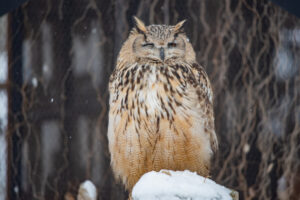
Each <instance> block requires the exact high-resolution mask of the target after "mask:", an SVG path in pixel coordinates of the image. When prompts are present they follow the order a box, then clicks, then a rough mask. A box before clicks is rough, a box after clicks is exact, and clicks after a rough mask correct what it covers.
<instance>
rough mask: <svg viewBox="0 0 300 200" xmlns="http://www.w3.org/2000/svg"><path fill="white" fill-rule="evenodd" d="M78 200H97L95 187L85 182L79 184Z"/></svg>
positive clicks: (89, 182)
mask: <svg viewBox="0 0 300 200" xmlns="http://www.w3.org/2000/svg"><path fill="white" fill-rule="evenodd" d="M77 199H78V200H96V199H97V189H96V187H95V185H94V184H93V183H92V182H91V181H89V180H86V181H85V182H83V183H81V184H80V187H79V193H78V197H77Z"/></svg>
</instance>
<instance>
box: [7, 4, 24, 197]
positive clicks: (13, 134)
mask: <svg viewBox="0 0 300 200" xmlns="http://www.w3.org/2000/svg"><path fill="white" fill-rule="evenodd" d="M7 35H8V41H7V51H8V110H9V111H8V134H7V147H8V148H7V150H8V158H7V159H8V162H7V165H8V166H7V199H14V200H16V199H20V197H21V196H22V190H21V156H20V155H21V150H22V138H23V134H24V133H23V127H24V126H23V125H22V122H23V114H22V94H21V91H20V90H21V87H22V82H23V77H22V75H23V71H22V42H23V14H22V10H21V9H20V8H18V9H16V10H15V11H13V12H11V13H10V14H9V15H8V34H7Z"/></svg>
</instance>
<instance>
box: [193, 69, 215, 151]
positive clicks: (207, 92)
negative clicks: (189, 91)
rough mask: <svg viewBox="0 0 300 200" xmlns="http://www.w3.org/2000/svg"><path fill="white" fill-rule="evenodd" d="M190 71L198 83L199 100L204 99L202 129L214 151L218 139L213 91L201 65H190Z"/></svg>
mask: <svg viewBox="0 0 300 200" xmlns="http://www.w3.org/2000/svg"><path fill="white" fill-rule="evenodd" d="M192 72H193V74H194V76H195V79H196V80H194V81H196V83H197V84H198V87H196V93H197V96H198V100H199V101H202V102H203V101H204V102H203V105H205V108H203V107H202V108H201V109H205V110H206V111H205V112H206V113H205V114H206V122H205V123H204V126H205V127H204V129H205V130H206V132H207V133H208V134H209V136H210V144H211V148H212V150H213V152H214V153H216V152H217V150H218V139H217V135H216V133H215V124H214V111H213V91H212V87H211V84H210V81H209V78H208V76H207V74H206V72H205V70H204V68H203V67H202V66H200V65H199V64H198V63H194V64H193V65H192Z"/></svg>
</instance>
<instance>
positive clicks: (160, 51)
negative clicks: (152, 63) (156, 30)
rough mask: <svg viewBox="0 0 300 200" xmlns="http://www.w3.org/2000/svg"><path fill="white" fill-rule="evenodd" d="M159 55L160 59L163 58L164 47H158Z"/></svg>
mask: <svg viewBox="0 0 300 200" xmlns="http://www.w3.org/2000/svg"><path fill="white" fill-rule="evenodd" d="M159 56H160V59H161V60H162V61H164V60H165V49H164V48H163V47H161V48H160V49H159Z"/></svg>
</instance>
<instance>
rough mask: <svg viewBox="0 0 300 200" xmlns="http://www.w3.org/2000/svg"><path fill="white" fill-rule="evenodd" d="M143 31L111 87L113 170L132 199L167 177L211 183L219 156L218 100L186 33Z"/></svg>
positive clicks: (127, 45) (124, 54) (124, 51)
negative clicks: (159, 175) (152, 174)
mask: <svg viewBox="0 0 300 200" xmlns="http://www.w3.org/2000/svg"><path fill="white" fill-rule="evenodd" d="M135 21H136V27H134V28H133V29H132V31H131V32H130V35H129V37H128V39H127V40H126V41H125V42H124V44H123V46H122V48H121V50H120V53H119V56H118V60H117V66H116V68H115V70H114V72H113V73H112V75H111V77H110V82H109V93H110V99H109V105H110V109H109V125H108V141H109V151H110V154H111V166H112V169H113V172H114V175H115V177H116V178H117V179H121V181H122V182H123V184H124V185H125V187H126V188H127V189H128V190H129V191H131V190H132V188H133V186H134V185H135V183H136V182H137V181H138V180H139V178H140V177H141V176H142V175H143V174H145V173H146V172H149V171H152V170H154V171H159V170H161V169H170V170H186V169H187V170H190V171H193V172H197V173H198V174H199V175H202V176H208V175H209V169H210V160H211V157H212V155H213V153H214V152H215V151H216V150H217V148H218V141H217V137H216V133H215V128H214V114H213V92H212V88H211V85H210V81H209V79H208V76H207V74H206V72H205V71H204V69H203V68H202V67H201V66H200V65H199V64H198V63H197V61H196V59H195V52H194V50H193V47H192V45H191V43H190V42H189V40H188V38H187V37H186V35H185V33H184V31H183V28H182V26H183V24H184V21H181V22H179V23H178V24H176V25H175V26H168V25H149V26H145V24H144V23H143V22H142V21H141V20H139V19H138V18H135Z"/></svg>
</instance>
